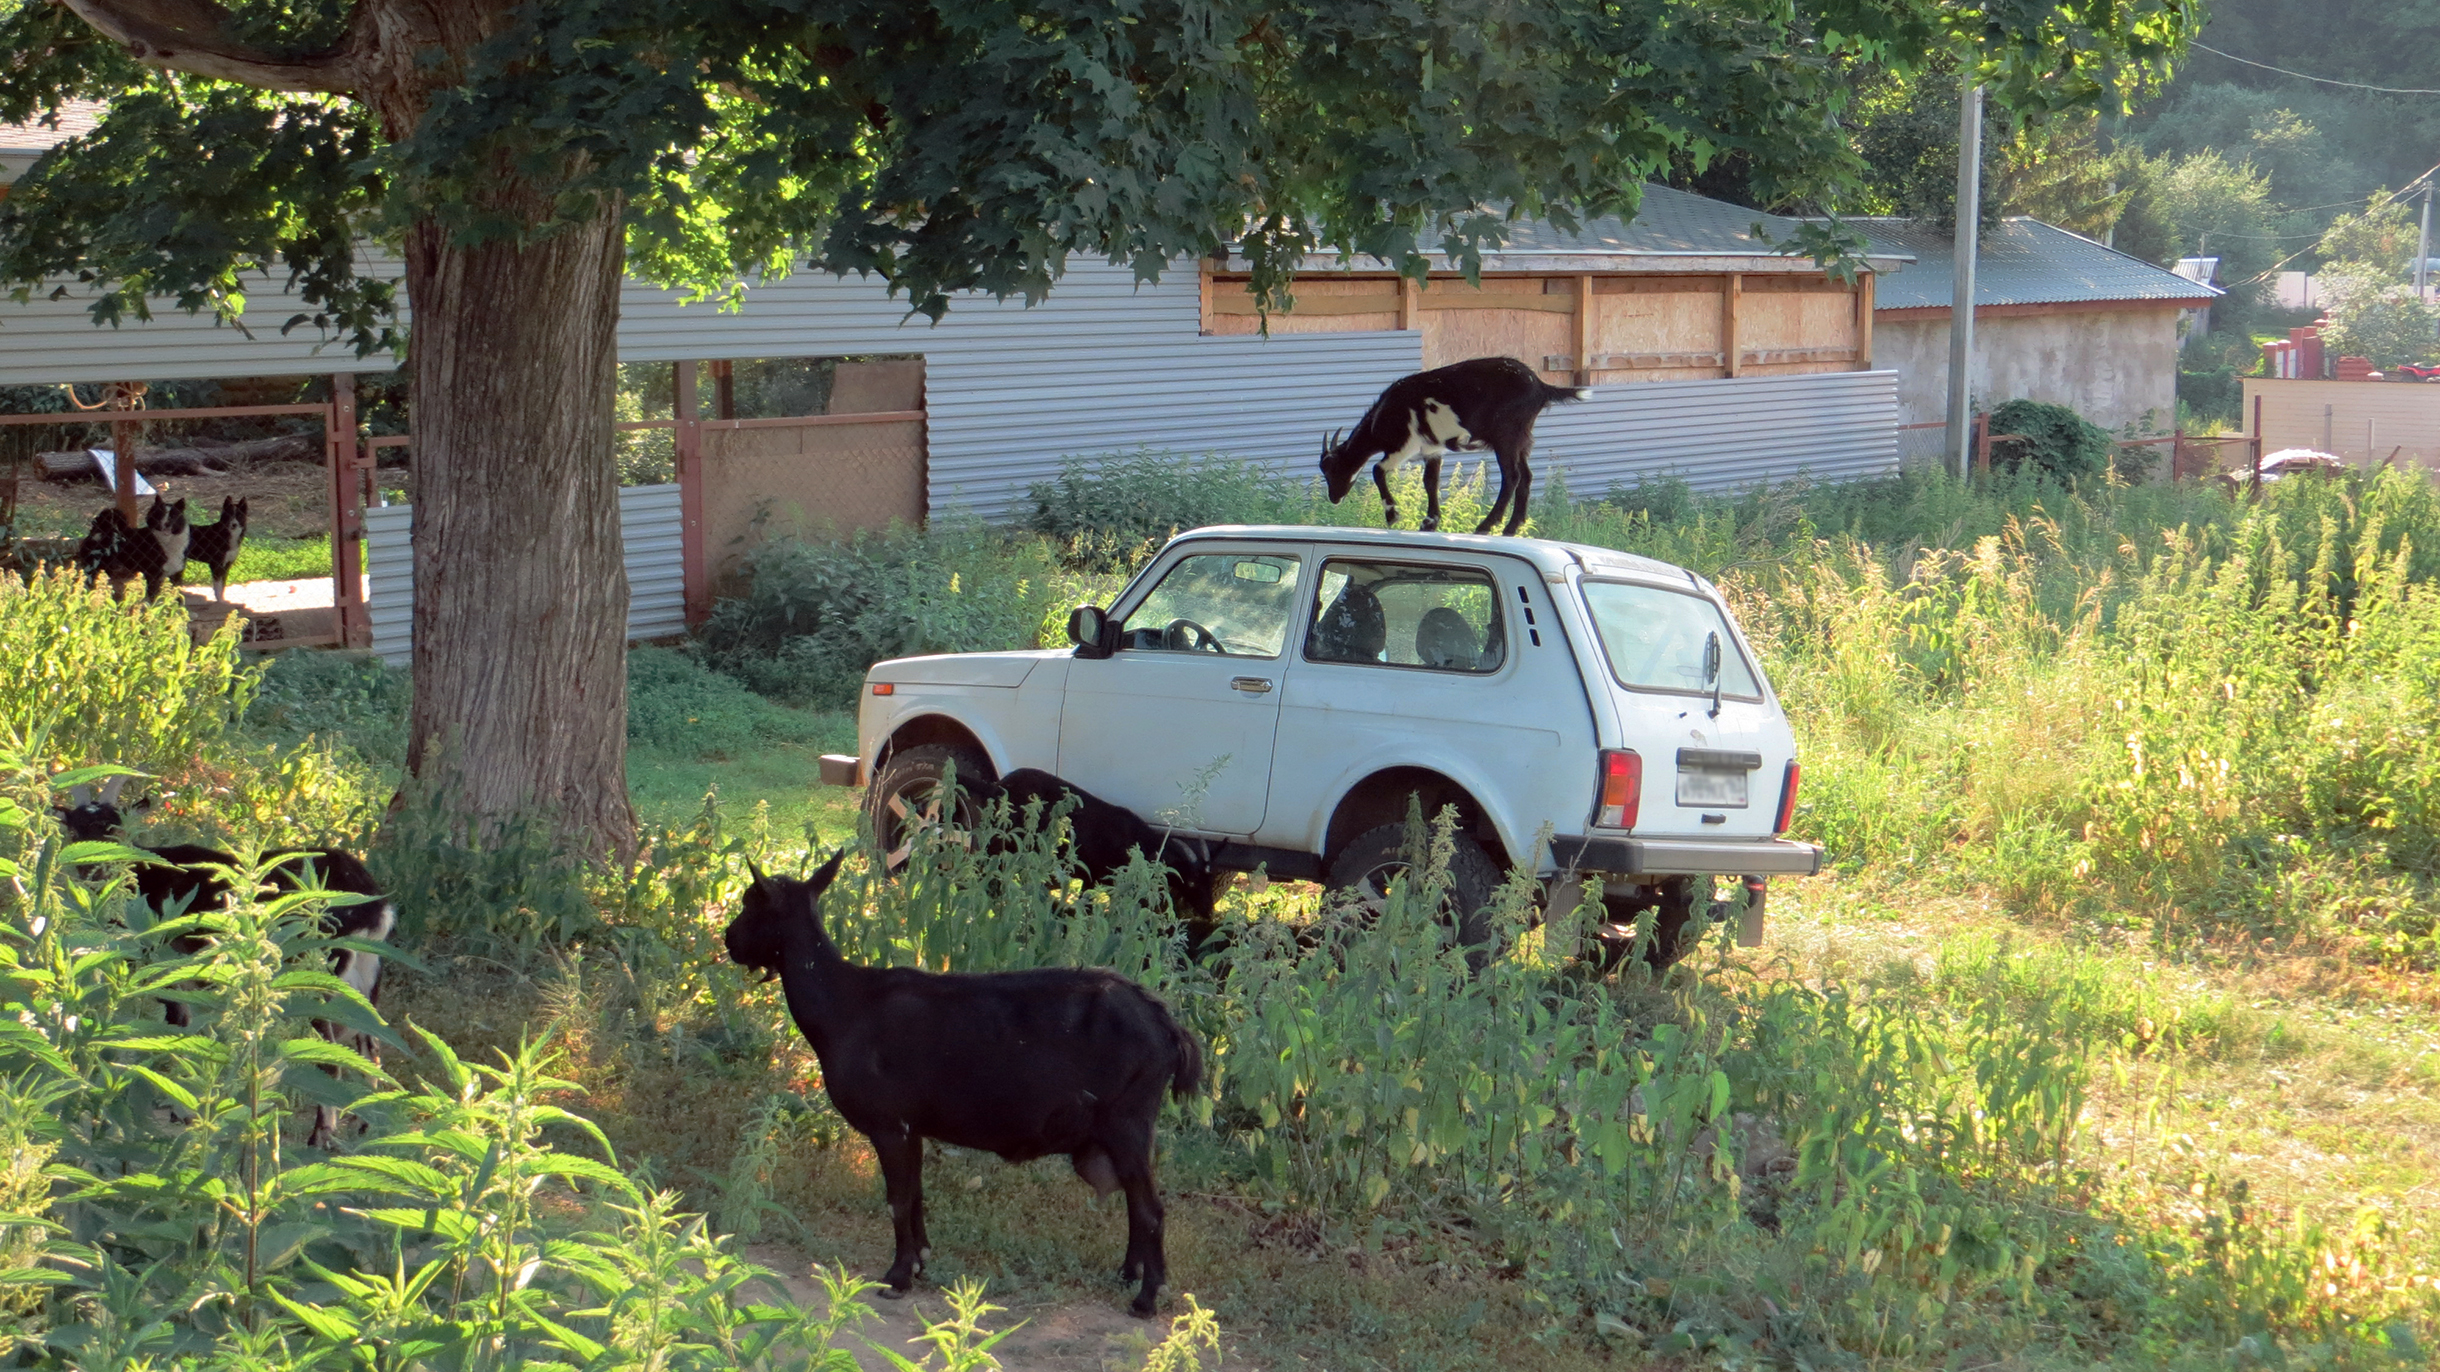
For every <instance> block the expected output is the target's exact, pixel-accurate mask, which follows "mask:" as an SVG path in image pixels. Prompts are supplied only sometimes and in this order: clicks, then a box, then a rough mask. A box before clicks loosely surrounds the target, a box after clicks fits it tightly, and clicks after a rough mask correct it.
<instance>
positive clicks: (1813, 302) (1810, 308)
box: [1203, 270, 1871, 385]
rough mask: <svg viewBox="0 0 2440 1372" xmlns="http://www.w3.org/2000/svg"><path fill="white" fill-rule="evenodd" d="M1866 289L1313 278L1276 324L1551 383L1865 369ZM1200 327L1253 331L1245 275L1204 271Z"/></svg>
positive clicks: (1731, 278) (1655, 279) (1610, 280)
mask: <svg viewBox="0 0 2440 1372" xmlns="http://www.w3.org/2000/svg"><path fill="white" fill-rule="evenodd" d="M1869 310H1870V306H1869V304H1864V303H1861V297H1860V295H1859V288H1858V287H1856V286H1851V285H1846V284H1842V283H1840V282H1836V281H1832V280H1829V279H1828V278H1826V277H1822V276H1789V275H1786V274H1775V275H1753V274H1742V273H1741V274H1736V275H1722V274H1710V275H1702V274H1693V275H1666V274H1655V273H1632V272H1595V273H1581V274H1576V275H1564V276H1563V275H1555V274H1535V275H1510V276H1498V275H1493V276H1485V277H1484V278H1483V279H1482V282H1481V284H1480V285H1469V284H1467V283H1466V282H1465V281H1464V280H1463V279H1462V278H1458V277H1446V278H1442V277H1434V278H1432V279H1431V280H1430V281H1429V282H1427V283H1424V284H1421V285H1417V284H1415V283H1411V282H1404V281H1401V280H1400V279H1398V278H1396V277H1388V276H1369V277H1359V276H1348V277H1332V278H1323V279H1307V280H1303V281H1299V282H1298V283H1297V285H1296V307H1295V309H1293V310H1291V311H1288V312H1286V313H1283V314H1274V315H1272V316H1271V317H1270V328H1271V332H1272V333H1275V334H1279V333H1364V332H1374V331H1384V330H1391V329H1414V330H1418V331H1420V332H1421V333H1422V335H1423V364H1424V365H1425V366H1426V367H1438V366H1443V365H1446V364H1448V363H1451V362H1458V361H1462V360H1464V359H1466V358H1469V357H1483V356H1490V355H1506V356H1509V357H1518V358H1523V359H1524V360H1525V361H1526V362H1528V363H1530V364H1532V365H1533V366H1535V367H1536V368H1538V369H1539V370H1540V371H1541V372H1542V374H1543V376H1544V378H1545V379H1546V380H1549V381H1550V382H1552V383H1553V384H1561V385H1563V384H1569V383H1571V382H1573V383H1577V384H1594V385H1600V384H1608V383H1614V382H1629V381H1700V380H1706V379H1710V378H1714V377H1723V376H1779V375H1801V374H1806V373H1812V372H1833V371H1854V370H1860V369H1862V368H1864V367H1867V366H1869V365H1870V362H1871V359H1870V354H1869V348H1868V347H1867V340H1866V338H1865V337H1864V335H1863V331H1862V327H1861V325H1862V322H1863V321H1865V320H1867V319H1868V318H1869ZM1203 318H1204V332H1205V333H1209V334H1250V333H1255V332H1258V331H1259V330H1260V329H1261V327H1262V323H1263V321H1262V320H1261V318H1260V317H1259V316H1258V315H1257V314H1256V312H1255V309H1254V301H1253V298H1252V297H1251V296H1250V295H1248V294H1247V293H1246V288H1245V278H1244V277H1242V276H1227V275H1219V274H1215V273H1211V272H1209V271H1208V270H1207V271H1206V272H1205V275H1204V310H1203Z"/></svg>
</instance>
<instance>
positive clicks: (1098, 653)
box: [1068, 605, 1116, 657]
mask: <svg viewBox="0 0 2440 1372" xmlns="http://www.w3.org/2000/svg"><path fill="white" fill-rule="evenodd" d="M1115 627H1116V626H1115V625H1113V624H1111V623H1110V617H1109V616H1108V615H1107V614H1105V613H1103V612H1102V608H1101V607H1100V606H1099V605H1079V606H1077V607H1076V608H1075V609H1073V610H1070V611H1068V642H1070V643H1073V644H1075V645H1076V656H1078V657H1108V656H1109V655H1110V653H1111V651H1112V649H1113V647H1114V645H1113V644H1111V643H1110V641H1109V640H1110V638H1111V636H1112V635H1111V633H1110V631H1111V630H1112V629H1113V628H1115Z"/></svg>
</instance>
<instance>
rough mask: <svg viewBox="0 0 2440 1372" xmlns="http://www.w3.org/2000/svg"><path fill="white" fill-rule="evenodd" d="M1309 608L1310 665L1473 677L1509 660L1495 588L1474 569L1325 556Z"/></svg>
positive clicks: (1307, 645)
mask: <svg viewBox="0 0 2440 1372" xmlns="http://www.w3.org/2000/svg"><path fill="white" fill-rule="evenodd" d="M1313 605H1314V613H1313V624H1312V627H1311V629H1310V630H1308V631H1307V633H1306V635H1305V657H1306V658H1307V659H1308V660H1310V661H1313V662H1361V663H1371V664H1376V665H1380V666H1386V667H1421V668H1424V669H1426V670H1428V671H1437V672H1472V673H1477V674H1480V673H1485V672H1496V671H1498V670H1499V669H1500V665H1501V664H1502V663H1504V662H1506V661H1507V660H1508V631H1507V627H1506V625H1505V624H1503V623H1502V621H1501V618H1500V597H1499V588H1498V587H1497V586H1495V585H1494V584H1493V583H1492V580H1491V575H1490V573H1488V572H1484V571H1481V570H1479V569H1477V568H1473V567H1441V566H1430V565H1424V564H1418V563H1401V562H1374V561H1357V560H1354V559H1348V558H1332V559H1331V560H1330V561H1328V562H1325V563H1323V564H1322V576H1321V582H1320V585H1319V586H1318V587H1317V589H1316V594H1315V596H1314V602H1313Z"/></svg>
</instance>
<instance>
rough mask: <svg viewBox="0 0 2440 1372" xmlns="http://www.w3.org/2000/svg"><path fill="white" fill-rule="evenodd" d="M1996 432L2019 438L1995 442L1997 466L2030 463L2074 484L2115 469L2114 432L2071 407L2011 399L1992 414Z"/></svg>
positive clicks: (2006, 467)
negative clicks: (2111, 464) (2012, 440)
mask: <svg viewBox="0 0 2440 1372" xmlns="http://www.w3.org/2000/svg"><path fill="white" fill-rule="evenodd" d="M1989 422H1990V425H1991V432H1992V433H1994V434H2015V435H2017V436H2018V437H2017V441H2015V442H2011V443H1994V444H1992V445H1991V465H1992V466H1994V467H1997V468H2001V469H2004V470H2010V471H2013V470H2016V469H2018V468H2022V467H2027V466H2030V467H2032V468H2034V469H2036V470H2038V471H2041V472H2043V473H2045V474H2047V475H2049V476H2051V477H2053V478H2055V479H2057V480H2059V481H2064V482H2068V483H2070V484H2073V483H2074V482H2076V481H2079V480H2081V479H2083V478H2085V477H2089V476H2098V475H2100V474H2101V473H2102V472H2104V471H2106V470H2108V469H2109V465H2110V451H2111V443H2110V434H2109V430H2107V429H2104V428H2102V427H2101V426H2100V425H2098V424H2095V423H2093V422H2092V421H2091V420H2089V419H2086V418H2085V417H2084V416H2082V415H2080V414H2077V413H2076V412H2075V411H2074V410H2071V409H2069V408H2067V407H2066V406H2065V405H2051V404H2046V403H2044V402H2042V401H2039V400H2011V401H2009V402H2008V403H2007V404H2005V405H2002V406H2000V407H1999V408H1998V409H1996V410H1993V411H1992V412H1991V418H1990V421H1989Z"/></svg>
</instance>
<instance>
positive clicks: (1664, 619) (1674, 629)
mask: <svg viewBox="0 0 2440 1372" xmlns="http://www.w3.org/2000/svg"><path fill="white" fill-rule="evenodd" d="M1584 603H1585V606H1586V607H1587V608H1588V609H1590V610H1591V611H1592V612H1593V626H1594V627H1595V628H1596V629H1598V630H1600V632H1601V647H1602V650H1603V651H1604V652H1606V653H1608V654H1609V657H1610V670H1611V672H1613V673H1615V674H1616V675H1617V677H1618V681H1619V684H1620V685H1622V686H1628V687H1632V688H1633V689H1636V690H1639V691H1685V692H1689V693H1702V692H1708V691H1709V690H1711V686H1712V683H1711V674H1710V673H1709V672H1708V671H1706V670H1705V664H1704V659H1705V657H1706V656H1707V652H1706V649H1707V646H1708V644H1709V643H1710V641H1711V636H1712V635H1714V634H1717V635H1719V640H1720V694H1722V695H1724V696H1736V697H1739V698H1740V699H1745V700H1759V699H1761V697H1762V687H1761V686H1760V685H1759V684H1758V683H1757V682H1756V681H1755V678H1754V672H1753V669H1752V668H1751V667H1749V666H1747V665H1746V662H1745V655H1744V654H1743V653H1742V652H1739V651H1738V649H1737V636H1736V635H1735V634H1733V633H1730V632H1729V629H1728V619H1727V617H1726V616H1725V615H1722V614H1721V613H1720V608H1719V607H1718V606H1716V605H1714V604H1712V603H1711V602H1710V601H1708V600H1705V599H1703V598H1702V597H1700V596H1693V595H1686V594H1683V593H1681V592H1677V591H1665V590H1662V589H1661V588H1660V587H1658V586H1639V585H1636V584H1634V583H1632V582H1626V581H1587V582H1585V583H1584Z"/></svg>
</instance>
